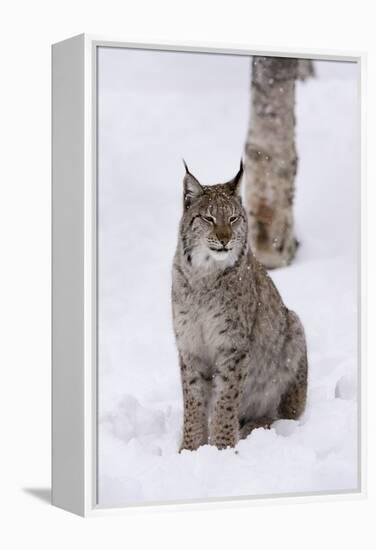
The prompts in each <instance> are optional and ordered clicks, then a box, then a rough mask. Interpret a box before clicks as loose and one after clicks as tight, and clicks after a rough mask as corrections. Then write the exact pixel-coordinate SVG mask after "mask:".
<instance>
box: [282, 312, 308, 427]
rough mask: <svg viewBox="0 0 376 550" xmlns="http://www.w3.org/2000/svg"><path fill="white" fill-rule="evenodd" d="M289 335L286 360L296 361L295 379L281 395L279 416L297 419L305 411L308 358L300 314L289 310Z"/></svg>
mask: <svg viewBox="0 0 376 550" xmlns="http://www.w3.org/2000/svg"><path fill="white" fill-rule="evenodd" d="M289 314H290V317H289V320H290V326H289V337H288V341H287V345H286V361H288V362H292V361H294V362H296V364H297V370H296V373H295V376H294V378H293V380H292V381H291V382H290V384H289V385H288V387H287V389H286V391H285V392H284V393H283V395H282V397H281V401H280V403H279V407H278V416H279V418H287V419H292V420H296V419H297V418H299V417H300V415H301V414H302V413H303V411H304V409H305V405H306V399H307V378H308V360H307V349H306V341H305V336H304V330H303V327H302V324H301V322H300V320H299V318H298V316H297V315H296V314H295V313H294V312H289Z"/></svg>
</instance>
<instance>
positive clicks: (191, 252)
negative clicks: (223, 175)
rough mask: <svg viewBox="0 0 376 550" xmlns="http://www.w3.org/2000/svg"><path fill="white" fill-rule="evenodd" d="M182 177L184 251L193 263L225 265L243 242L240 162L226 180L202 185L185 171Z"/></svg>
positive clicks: (245, 224)
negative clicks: (238, 168) (225, 181)
mask: <svg viewBox="0 0 376 550" xmlns="http://www.w3.org/2000/svg"><path fill="white" fill-rule="evenodd" d="M186 170H187V172H186V175H185V177H184V214H183V218H182V221H181V235H182V243H183V253H184V256H185V258H186V260H187V262H188V263H189V264H191V265H192V266H194V267H200V268H205V267H206V268H210V267H211V266H212V265H213V263H214V264H216V266H217V267H218V266H221V267H227V266H228V265H232V264H234V263H235V262H236V260H237V258H238V256H239V253H240V251H241V250H242V249H243V248H244V246H245V245H246V240H247V219H246V213H245V211H244V209H243V207H242V204H241V197H240V194H239V187H240V182H241V178H242V174H243V166H242V165H241V167H240V170H239V172H238V174H237V175H236V176H235V178H234V179H233V180H231V181H229V182H227V183H223V184H217V185H212V186H203V185H201V184H200V183H199V182H198V180H197V179H196V178H195V177H194V176H193V175H192V174H191V173H190V172H189V171H188V168H187V167H186Z"/></svg>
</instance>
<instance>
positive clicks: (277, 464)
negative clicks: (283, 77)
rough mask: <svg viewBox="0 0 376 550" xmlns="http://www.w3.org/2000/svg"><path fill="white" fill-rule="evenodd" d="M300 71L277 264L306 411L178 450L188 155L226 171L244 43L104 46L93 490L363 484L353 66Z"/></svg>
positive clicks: (108, 500) (193, 162)
mask: <svg viewBox="0 0 376 550" xmlns="http://www.w3.org/2000/svg"><path fill="white" fill-rule="evenodd" d="M316 70H317V78H316V79H314V80H309V81H308V82H306V83H299V84H298V90H297V120H298V126H297V141H298V152H299V156H300V161H299V172H298V177H297V182H296V186H297V194H296V226H297V236H298V238H299V240H300V241H301V247H300V249H299V253H298V256H297V258H296V261H295V262H294V264H293V265H292V266H290V267H288V268H285V269H281V270H277V271H273V272H271V276H272V277H273V279H274V280H275V282H276V284H277V286H278V288H279V289H280V291H281V294H282V296H283V298H284V300H285V303H286V305H287V306H288V307H289V308H291V309H294V310H295V311H296V312H297V313H298V314H299V315H300V317H301V319H302V321H303V323H304V326H305V330H306V334H307V340H308V357H309V369H310V374H309V392H308V404H307V408H306V412H305V414H304V416H303V417H302V418H301V419H300V420H299V421H298V422H295V421H287V420H280V421H278V422H276V423H275V424H274V425H273V427H272V429H271V430H263V429H259V430H256V431H254V432H253V433H252V434H251V435H250V436H249V437H248V438H247V439H246V440H244V441H241V442H240V443H239V444H238V446H237V449H236V451H237V452H236V453H235V451H234V450H233V449H228V450H224V451H218V450H217V449H216V448H213V447H210V446H205V447H202V448H200V449H199V450H198V451H195V452H188V451H184V452H183V453H181V454H178V446H179V443H180V436H181V430H182V398H181V389H180V381H179V369H178V363H177V352H176V348H175V343H174V338H173V333H172V323H171V311H170V310H171V308H170V285H171V262H172V257H173V254H174V249H175V245H176V238H177V224H178V220H179V217H180V212H181V203H182V197H181V194H182V177H183V166H182V162H181V158H182V157H183V156H184V158H185V159H186V160H187V162H188V163H189V166H190V168H191V170H192V171H193V173H194V174H195V175H196V176H197V177H198V178H199V179H201V181H202V182H203V183H215V182H216V181H224V180H225V179H228V178H230V177H231V176H232V175H233V174H234V173H235V171H236V170H237V167H238V164H239V158H240V156H241V154H242V151H243V147H244V139H245V135H246V129H247V124H248V112H249V71H250V60H249V59H248V58H246V57H233V56H221V55H202V54H188V53H184V54H183V53H180V54H177V53H172V52H171V53H166V52H148V51H132V50H122V49H110V48H108V49H101V50H100V56H99V430H98V438H99V441H98V463H99V470H98V483H99V504H100V505H103V506H116V505H125V504H133V503H143V502H144V503H147V502H156V501H159V502H161V501H164V502H168V501H171V500H174V501H176V500H188V499H209V498H211V497H231V496H245V495H258V496H260V495H267V494H286V493H302V492H303V493H304V492H317V491H333V492H334V491H338V490H347V491H350V490H354V489H355V488H356V487H357V471H358V464H357V238H358V222H357V212H358V194H359V189H358V185H359V179H358V178H359V168H358V128H357V123H358V119H357V115H358V113H357V68H356V66H355V65H353V64H349V63H342V64H341V63H334V62H316Z"/></svg>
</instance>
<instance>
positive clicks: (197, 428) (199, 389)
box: [180, 357, 210, 451]
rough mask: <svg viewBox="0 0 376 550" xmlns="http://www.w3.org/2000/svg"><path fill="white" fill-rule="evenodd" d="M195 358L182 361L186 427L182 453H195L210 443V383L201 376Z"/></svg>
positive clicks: (184, 428) (181, 448)
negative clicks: (183, 451) (185, 450)
mask: <svg viewBox="0 0 376 550" xmlns="http://www.w3.org/2000/svg"><path fill="white" fill-rule="evenodd" d="M199 367H200V365H199V364H198V361H197V359H195V358H193V357H188V358H185V359H184V360H183V359H181V360H180V368H181V378H182V384H183V401H184V427H183V442H182V445H181V447H180V451H182V450H183V449H187V450H190V451H193V450H195V449H198V447H200V446H201V445H205V444H206V443H207V442H208V402H209V391H210V387H209V382H208V381H206V380H205V379H204V378H203V377H202V375H201V374H200V372H201V371H200V369H199Z"/></svg>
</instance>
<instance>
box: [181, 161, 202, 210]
mask: <svg viewBox="0 0 376 550" xmlns="http://www.w3.org/2000/svg"><path fill="white" fill-rule="evenodd" d="M183 163H184V166H185V176H184V180H183V185H184V206H185V207H186V208H188V207H189V206H190V204H191V202H192V201H193V200H194V199H196V198H197V197H199V196H200V195H202V194H203V192H204V190H203V188H202V186H201V184H200V183H199V181H198V180H197V179H196V178H195V177H194V176H193V175H192V174H191V173H190V171H189V169H188V166H187V164H186V162H185V160H184V159H183Z"/></svg>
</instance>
